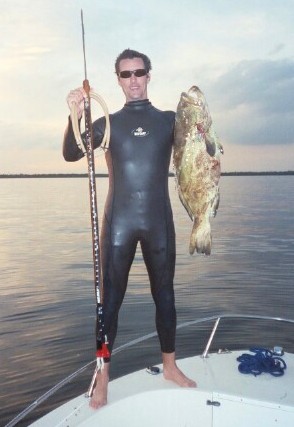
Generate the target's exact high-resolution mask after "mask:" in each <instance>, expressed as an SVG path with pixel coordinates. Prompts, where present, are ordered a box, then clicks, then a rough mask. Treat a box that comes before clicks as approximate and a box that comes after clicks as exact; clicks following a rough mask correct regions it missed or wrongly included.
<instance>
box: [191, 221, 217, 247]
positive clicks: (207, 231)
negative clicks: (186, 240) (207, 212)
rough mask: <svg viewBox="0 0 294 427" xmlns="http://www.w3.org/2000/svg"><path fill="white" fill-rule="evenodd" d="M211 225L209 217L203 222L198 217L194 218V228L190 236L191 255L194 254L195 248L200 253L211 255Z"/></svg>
mask: <svg viewBox="0 0 294 427" xmlns="http://www.w3.org/2000/svg"><path fill="white" fill-rule="evenodd" d="M211 244H212V239H211V227H210V222H209V220H208V219H205V220H204V221H202V222H201V223H199V222H198V220H197V219H195V220H194V225H193V229H192V232H191V236H190V246H189V252H190V255H193V253H194V252H195V250H196V251H197V253H199V254H205V255H210V254H211Z"/></svg>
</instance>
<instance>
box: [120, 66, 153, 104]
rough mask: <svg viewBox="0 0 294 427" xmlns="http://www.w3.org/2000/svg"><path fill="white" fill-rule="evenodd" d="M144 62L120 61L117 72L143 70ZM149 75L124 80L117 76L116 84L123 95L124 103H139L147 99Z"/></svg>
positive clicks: (132, 76) (133, 76)
mask: <svg viewBox="0 0 294 427" xmlns="http://www.w3.org/2000/svg"><path fill="white" fill-rule="evenodd" d="M144 68H145V66H144V61H143V59H141V58H133V59H122V60H121V61H120V63H119V71H120V72H121V71H134V70H140V69H144ZM149 80H150V75H149V74H146V75H145V76H142V77H136V76H135V75H134V74H132V75H131V77H128V78H126V79H124V78H122V77H119V76H118V84H119V85H120V86H121V88H122V90H123V93H124V94H125V97H126V101H127V102H130V101H139V100H142V99H147V85H148V83H149Z"/></svg>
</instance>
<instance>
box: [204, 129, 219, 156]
mask: <svg viewBox="0 0 294 427" xmlns="http://www.w3.org/2000/svg"><path fill="white" fill-rule="evenodd" d="M204 139H205V145H206V151H207V153H208V154H209V155H210V157H213V156H214V155H215V153H216V145H215V142H214V139H213V138H212V137H211V136H209V135H208V134H206V135H205V138H204Z"/></svg>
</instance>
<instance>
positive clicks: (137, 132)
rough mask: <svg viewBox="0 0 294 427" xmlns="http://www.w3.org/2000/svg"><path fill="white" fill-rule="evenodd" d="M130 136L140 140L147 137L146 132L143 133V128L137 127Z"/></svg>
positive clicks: (147, 133)
mask: <svg viewBox="0 0 294 427" xmlns="http://www.w3.org/2000/svg"><path fill="white" fill-rule="evenodd" d="M132 134H133V135H134V136H138V137H140V138H142V137H144V136H147V135H149V132H148V131H145V130H144V129H143V128H141V127H138V128H137V129H134V130H132Z"/></svg>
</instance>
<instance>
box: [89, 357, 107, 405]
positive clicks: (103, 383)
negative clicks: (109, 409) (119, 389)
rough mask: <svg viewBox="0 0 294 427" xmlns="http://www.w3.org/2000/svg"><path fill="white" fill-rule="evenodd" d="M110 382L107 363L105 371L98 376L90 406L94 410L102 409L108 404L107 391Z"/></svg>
mask: <svg viewBox="0 0 294 427" xmlns="http://www.w3.org/2000/svg"><path fill="white" fill-rule="evenodd" d="M108 382H109V363H105V365H104V367H103V370H102V371H98V373H97V375H96V381H95V387H94V389H93V394H92V396H91V400H90V403H89V405H90V406H91V408H93V409H99V408H102V406H105V405H106V404H107V389H108Z"/></svg>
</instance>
